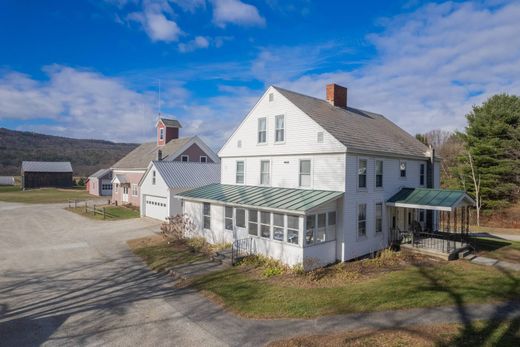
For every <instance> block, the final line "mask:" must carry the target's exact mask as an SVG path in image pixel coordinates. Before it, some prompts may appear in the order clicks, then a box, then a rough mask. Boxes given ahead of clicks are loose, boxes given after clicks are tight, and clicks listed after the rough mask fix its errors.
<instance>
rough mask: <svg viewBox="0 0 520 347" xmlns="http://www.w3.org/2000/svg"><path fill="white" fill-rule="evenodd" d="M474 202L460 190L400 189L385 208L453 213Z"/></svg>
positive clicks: (387, 202)
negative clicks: (393, 207)
mask: <svg viewBox="0 0 520 347" xmlns="http://www.w3.org/2000/svg"><path fill="white" fill-rule="evenodd" d="M474 204H475V201H474V200H473V199H472V198H471V197H470V196H469V195H468V194H466V192H464V191H462V190H447V189H429V188H402V189H401V190H400V191H399V192H398V193H397V194H395V195H394V196H392V197H391V198H390V199H388V200H387V201H386V205H387V206H395V207H406V208H420V209H425V210H438V211H453V210H454V209H455V208H457V207H462V206H473V205H474Z"/></svg>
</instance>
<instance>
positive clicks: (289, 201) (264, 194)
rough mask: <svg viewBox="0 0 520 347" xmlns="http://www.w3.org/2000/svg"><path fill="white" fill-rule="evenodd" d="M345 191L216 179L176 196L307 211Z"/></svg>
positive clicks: (296, 211) (274, 208) (301, 212)
mask: <svg viewBox="0 0 520 347" xmlns="http://www.w3.org/2000/svg"><path fill="white" fill-rule="evenodd" d="M342 195H343V192H335V191H326V190H307V189H292V188H271V187H259V186H242V185H233V184H219V183H215V184H210V185H207V186H204V187H200V188H195V189H193V190H189V191H186V192H182V193H179V194H177V195H176V197H178V198H181V199H184V200H194V201H201V202H210V203H211V202H213V203H222V204H225V205H232V206H239V207H247V208H265V209H270V210H279V211H283V212H290V213H297V214H305V212H306V211H309V210H311V209H313V208H315V207H318V206H320V205H323V204H325V203H327V202H330V201H332V200H336V199H338V198H339V197H341V196H342Z"/></svg>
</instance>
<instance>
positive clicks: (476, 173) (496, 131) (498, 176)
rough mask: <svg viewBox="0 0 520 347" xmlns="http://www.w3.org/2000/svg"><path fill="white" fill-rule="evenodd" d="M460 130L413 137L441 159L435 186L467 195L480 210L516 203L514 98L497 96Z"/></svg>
mask: <svg viewBox="0 0 520 347" xmlns="http://www.w3.org/2000/svg"><path fill="white" fill-rule="evenodd" d="M466 120H467V125H466V127H465V129H464V131H455V132H451V131H446V130H440V129H436V130H432V131H429V132H427V133H425V134H417V135H416V137H417V139H419V140H420V141H422V142H423V143H425V144H427V145H430V144H431V145H432V146H433V147H434V148H435V149H436V154H437V155H438V156H440V157H441V159H442V162H441V186H442V187H443V188H446V189H460V190H465V191H467V192H468V193H469V194H470V195H471V196H472V197H473V198H474V199H475V202H476V208H477V224H479V220H480V211H481V209H486V210H499V209H503V208H506V207H509V206H510V205H511V204H514V203H517V202H518V201H519V199H520V97H518V96H516V95H508V94H498V95H494V96H492V97H490V98H489V99H487V100H486V101H485V102H484V103H483V104H482V105H478V106H473V109H472V110H471V112H469V113H468V114H467V115H466Z"/></svg>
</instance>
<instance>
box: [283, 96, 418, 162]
mask: <svg viewBox="0 0 520 347" xmlns="http://www.w3.org/2000/svg"><path fill="white" fill-rule="evenodd" d="M274 88H275V89H276V90H277V91H278V92H280V93H281V94H282V95H283V96H285V97H286V98H287V99H288V100H289V101H290V102H292V103H293V104H294V105H295V106H296V107H298V108H299V109H300V110H302V111H303V112H305V113H306V114H307V115H308V116H309V117H311V118H312V119H313V120H314V121H315V122H316V123H318V124H319V125H320V126H321V127H323V128H324V129H325V130H326V131H327V132H329V133H330V134H331V135H332V136H334V137H335V138H336V139H337V140H338V141H340V142H341V143H343V144H344V145H345V146H346V147H347V151H349V150H353V151H356V150H358V151H373V152H381V153H391V154H399V155H406V156H417V157H424V156H425V152H426V151H428V147H426V146H425V145H424V144H423V143H422V142H420V141H418V140H417V139H416V138H415V137H413V136H412V135H410V134H408V133H407V132H406V131H404V130H403V129H401V128H399V127H398V126H397V125H395V124H394V123H392V122H391V121H390V120H388V119H387V118H385V117H384V116H382V115H380V114H376V113H372V112H368V111H363V110H359V109H355V108H352V107H347V109H343V108H340V107H336V106H333V105H331V104H330V103H329V102H327V101H325V100H321V99H317V98H314V97H311V96H307V95H303V94H299V93H295V92H292V91H289V90H286V89H283V88H279V87H274Z"/></svg>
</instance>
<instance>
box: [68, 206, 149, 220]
mask: <svg viewBox="0 0 520 347" xmlns="http://www.w3.org/2000/svg"><path fill="white" fill-rule="evenodd" d="M91 207H92V206H90V207H89V209H88V211H87V212H85V207H82V206H78V207H75V208H74V207H71V208H67V209H66V210H68V211H71V212H74V213H77V214H79V215H82V216H84V217H88V218H91V219H97V220H103V215H102V214H101V213H94V212H92V210H91ZM103 207H104V208H105V213H106V215H105V220H121V219H130V218H139V216H140V214H139V211H138V210H134V209H131V208H128V207H124V206H113V205H107V206H96V209H97V210H99V211H102V209H103Z"/></svg>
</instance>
